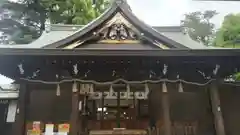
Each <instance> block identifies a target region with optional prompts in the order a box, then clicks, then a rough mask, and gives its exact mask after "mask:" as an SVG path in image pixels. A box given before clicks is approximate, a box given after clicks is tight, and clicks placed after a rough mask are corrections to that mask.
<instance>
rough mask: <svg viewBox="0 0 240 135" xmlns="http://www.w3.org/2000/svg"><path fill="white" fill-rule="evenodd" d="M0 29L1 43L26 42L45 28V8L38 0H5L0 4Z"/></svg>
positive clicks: (37, 35)
mask: <svg viewBox="0 0 240 135" xmlns="http://www.w3.org/2000/svg"><path fill="white" fill-rule="evenodd" d="M0 8H1V10H2V13H3V16H1V18H0V31H1V32H3V35H2V42H3V43H17V44H26V43H29V42H31V41H32V40H33V39H36V38H37V37H39V36H40V34H41V32H42V31H43V30H44V29H45V25H44V23H45V20H46V13H47V12H46V10H45V9H44V7H43V6H42V5H41V3H40V2H39V0H21V1H20V0H19V1H17V2H12V1H5V2H4V3H3V4H2V5H1V7H0Z"/></svg>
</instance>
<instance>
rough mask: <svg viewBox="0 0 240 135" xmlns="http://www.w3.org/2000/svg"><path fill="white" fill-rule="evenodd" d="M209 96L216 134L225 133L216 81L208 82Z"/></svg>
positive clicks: (222, 134)
mask: <svg viewBox="0 0 240 135" xmlns="http://www.w3.org/2000/svg"><path fill="white" fill-rule="evenodd" d="M210 98H211V105H212V112H213V115H214V125H215V130H216V135H225V134H226V133H225V128H224V121H223V116H222V111H221V104H220V98H219V92H218V87H217V82H216V81H214V82H212V83H211V84H210Z"/></svg>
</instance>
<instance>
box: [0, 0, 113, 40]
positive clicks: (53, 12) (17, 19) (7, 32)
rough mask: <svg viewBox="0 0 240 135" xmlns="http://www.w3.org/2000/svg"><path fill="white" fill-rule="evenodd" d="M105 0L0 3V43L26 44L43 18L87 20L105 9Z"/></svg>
mask: <svg viewBox="0 0 240 135" xmlns="http://www.w3.org/2000/svg"><path fill="white" fill-rule="evenodd" d="M108 4H109V2H108V1H106V0H96V3H93V0H18V1H17V2H9V1H7V0H6V1H4V2H2V1H1V3H0V6H1V7H0V9H1V10H0V13H1V16H0V31H1V32H3V34H2V36H1V38H0V42H1V43H5V44H6V43H16V44H26V43H29V42H31V41H32V40H34V39H36V38H38V37H39V36H40V35H41V33H42V31H43V30H44V29H45V22H46V20H47V19H49V20H51V23H53V24H57V23H61V24H82V25H84V24H87V23H88V22H90V21H91V20H93V19H95V18H96V17H98V16H99V15H100V14H101V13H102V12H104V11H105V9H106V7H107V6H108Z"/></svg>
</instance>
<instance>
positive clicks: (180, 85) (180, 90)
mask: <svg viewBox="0 0 240 135" xmlns="http://www.w3.org/2000/svg"><path fill="white" fill-rule="evenodd" d="M178 92H184V91H183V85H182V82H180V83H179V85H178Z"/></svg>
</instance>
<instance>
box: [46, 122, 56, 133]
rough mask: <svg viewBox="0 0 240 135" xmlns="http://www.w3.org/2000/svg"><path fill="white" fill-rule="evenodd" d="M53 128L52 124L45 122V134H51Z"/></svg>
mask: <svg viewBox="0 0 240 135" xmlns="http://www.w3.org/2000/svg"><path fill="white" fill-rule="evenodd" d="M53 129H54V125H53V124H46V126H45V134H46V135H53V133H54V132H53Z"/></svg>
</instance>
